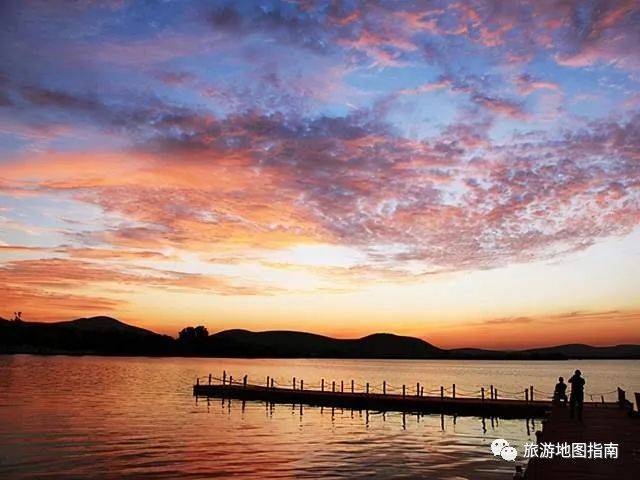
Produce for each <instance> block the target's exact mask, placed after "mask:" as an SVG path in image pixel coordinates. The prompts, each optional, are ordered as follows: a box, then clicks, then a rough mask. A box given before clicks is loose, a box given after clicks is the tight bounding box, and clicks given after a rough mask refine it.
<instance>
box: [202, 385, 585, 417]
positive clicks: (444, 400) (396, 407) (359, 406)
mask: <svg viewBox="0 0 640 480" xmlns="http://www.w3.org/2000/svg"><path fill="white" fill-rule="evenodd" d="M316 387H317V386H316ZM319 387H320V388H315V389H314V388H305V384H304V381H301V380H298V381H297V382H296V379H293V382H292V384H291V385H290V386H286V387H282V386H276V385H275V384H274V382H273V379H267V380H266V382H265V384H264V385H255V384H250V383H248V382H247V379H246V377H245V378H243V380H242V381H241V382H237V381H235V380H233V378H231V377H230V378H226V375H224V376H223V377H222V378H214V377H209V378H207V377H204V378H203V379H202V381H201V380H200V379H198V380H197V381H196V384H195V385H194V386H193V394H194V395H195V396H206V397H222V398H234V399H240V400H258V401H265V402H272V403H285V404H306V405H311V406H324V407H337V408H351V409H355V410H378V411H399V412H407V413H444V414H450V415H471V416H487V417H489V416H495V417H502V418H535V417H543V416H544V415H545V413H546V412H548V411H549V410H550V409H551V406H552V403H551V401H550V400H542V399H540V400H537V399H536V400H534V388H533V387H532V386H531V387H529V388H527V389H523V391H522V393H521V394H518V395H519V396H521V399H516V398H502V397H501V393H499V392H498V389H497V388H494V387H493V386H490V388H488V389H486V390H485V389H484V388H481V389H480V390H478V391H476V392H467V393H473V394H476V395H477V396H473V397H472V396H460V394H461V393H462V392H461V391H460V390H458V392H456V386H455V385H452V386H451V387H450V388H445V387H444V386H441V387H440V388H439V389H436V390H435V391H433V390H432V391H427V392H426V394H425V391H424V387H421V386H420V384H416V385H415V386H412V388H408V387H407V386H406V385H402V387H396V388H395V389H394V391H393V392H392V391H391V387H390V385H388V384H387V383H386V382H383V384H382V385H378V386H377V387H378V391H377V392H375V393H374V392H373V391H372V388H370V385H369V384H366V385H364V386H358V387H360V388H357V387H356V386H355V385H354V382H353V381H351V382H348V383H346V384H345V382H340V383H336V382H331V384H329V383H328V382H327V383H325V382H324V381H322V383H321V384H320V386H319ZM434 393H435V394H434ZM502 394H504V395H506V392H502ZM511 395H513V392H511ZM593 404H595V402H593ZM590 405H591V404H590V403H587V404H585V408H590Z"/></svg>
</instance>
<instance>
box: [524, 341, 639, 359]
mask: <svg viewBox="0 0 640 480" xmlns="http://www.w3.org/2000/svg"><path fill="white" fill-rule="evenodd" d="M524 352H531V353H535V354H539V355H545V354H549V355H553V354H559V355H564V356H566V357H567V358H640V345H614V346H611V347H593V346H591V345H585V344H582V343H571V344H567V345H558V346H555V347H544V348H534V349H530V350H524Z"/></svg>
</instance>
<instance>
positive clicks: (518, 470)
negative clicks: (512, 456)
mask: <svg viewBox="0 0 640 480" xmlns="http://www.w3.org/2000/svg"><path fill="white" fill-rule="evenodd" d="M523 478H524V472H523V471H522V467H521V466H520V465H516V473H514V474H513V480H522V479H523Z"/></svg>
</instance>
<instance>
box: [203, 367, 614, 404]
mask: <svg viewBox="0 0 640 480" xmlns="http://www.w3.org/2000/svg"><path fill="white" fill-rule="evenodd" d="M216 384H217V385H222V386H228V387H232V386H233V387H242V388H258V389H264V390H276V389H277V390H292V391H304V392H319V393H323V392H327V393H329V392H330V393H340V394H359V395H362V394H364V395H374V394H375V395H380V394H382V395H399V396H403V397H414V398H415V397H431V398H433V397H440V398H449V399H451V398H453V399H455V398H467V399H480V400H520V401H525V402H533V401H544V402H550V401H552V400H553V392H548V391H544V390H540V389H538V388H535V387H534V386H533V385H529V386H528V387H526V388H522V389H518V390H516V391H512V390H504V389H499V388H498V387H496V386H494V385H488V386H480V387H478V386H475V387H465V388H461V387H460V386H459V385H457V384H455V383H454V384H451V385H450V386H444V385H440V386H433V385H427V384H425V383H421V382H416V383H414V384H392V383H390V382H387V381H386V380H383V381H382V382H377V383H375V382H366V383H360V382H356V381H355V380H353V379H349V380H346V381H345V380H334V379H330V380H327V379H324V378H322V379H320V380H319V381H316V382H312V383H308V382H305V381H304V379H302V378H297V377H291V380H290V381H286V380H283V379H282V377H279V378H278V379H276V378H274V377H271V376H266V377H264V379H263V380H262V381H256V380H255V379H252V380H251V381H249V378H248V376H247V375H244V376H243V377H234V376H233V375H228V374H227V372H226V371H223V374H222V376H220V377H218V376H214V375H212V374H209V375H206V376H202V377H197V378H196V385H198V386H199V385H203V386H204V385H216ZM619 390H620V389H616V390H611V391H606V392H588V393H587V394H586V395H587V396H588V397H589V399H590V401H591V402H599V403H605V401H608V402H616V400H617V401H618V402H619V401H620V398H619V395H620V393H619ZM614 395H618V397H617V398H616V397H613V398H612V396H614Z"/></svg>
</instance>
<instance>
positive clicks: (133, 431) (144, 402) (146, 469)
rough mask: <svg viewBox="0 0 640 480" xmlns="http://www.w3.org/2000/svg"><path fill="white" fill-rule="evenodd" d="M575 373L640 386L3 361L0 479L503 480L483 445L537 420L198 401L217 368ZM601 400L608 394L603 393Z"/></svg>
mask: <svg viewBox="0 0 640 480" xmlns="http://www.w3.org/2000/svg"><path fill="white" fill-rule="evenodd" d="M575 368H580V369H582V371H583V372H584V374H585V376H586V379H587V394H589V393H592V394H593V393H596V394H599V393H600V392H607V391H611V390H614V389H615V387H616V386H618V385H620V386H622V387H623V388H626V389H627V390H628V391H638V390H640V361H580V362H577V361H576V362H499V361H487V362H484V361H483V362H479V361H476V362H473V361H471V362H464V361H373V360H235V359H234V360H230V359H229V360H228V359H182V358H163V359H150V358H105V357H65V356H59V357H38V356H28V355H16V356H0V478H3V479H4V478H34V477H36V478H65V479H66V478H78V477H82V478H86V477H93V478H123V477H128V478H131V477H145V476H146V477H149V478H177V477H190V478H216V477H218V478H221V477H228V476H234V477H236V478H252V479H253V478H265V479H272V478H365V477H366V478H372V477H373V478H429V479H466V478H469V479H471V478H473V479H478V478H479V479H483V478H487V479H488V478H495V479H505V478H511V477H510V476H511V474H512V472H513V464H508V463H507V462H505V461H503V460H501V459H500V460H497V459H494V457H493V456H492V455H491V453H490V450H489V443H490V442H491V441H492V440H493V439H495V438H497V437H502V438H506V439H507V440H509V441H510V442H511V443H512V444H514V445H516V446H520V447H521V446H522V444H523V443H524V442H525V441H528V440H530V439H532V436H533V434H534V432H535V429H536V428H539V427H540V424H539V421H535V422H534V423H533V424H532V421H525V420H493V421H492V420H490V419H487V420H485V421H483V420H482V419H480V418H473V417H469V418H465V417H458V418H456V419H454V418H453V417H447V416H445V417H441V416H440V415H427V416H421V417H417V416H415V415H406V416H403V415H402V414H399V413H387V414H384V415H383V414H381V413H378V412H369V414H368V415H367V414H366V412H362V413H360V412H351V411H349V410H341V409H336V410H333V411H332V409H327V408H324V409H320V408H315V407H303V408H302V409H300V407H299V406H296V407H292V406H291V405H275V406H272V407H271V406H267V405H265V404H264V403H260V402H246V403H245V404H243V403H242V402H240V401H231V402H229V401H224V402H223V401H221V400H219V399H212V400H211V401H207V400H204V399H200V400H198V401H196V399H194V398H193V397H192V395H191V386H192V383H193V381H194V378H195V377H196V376H198V375H205V374H207V373H209V372H212V373H214V375H218V374H219V373H220V372H221V371H222V370H223V369H225V370H226V371H227V372H228V373H229V374H232V375H234V377H236V378H240V377H242V376H243V375H244V374H248V375H249V379H250V381H255V382H263V381H264V378H265V377H266V375H271V376H272V377H275V378H276V380H277V381H278V382H280V383H283V384H284V383H290V382H291V380H290V377H291V376H296V377H297V378H298V379H299V378H304V380H305V383H306V384H308V385H311V384H314V383H318V382H319V381H320V379H321V378H322V377H324V378H326V379H327V382H328V384H330V382H331V381H332V380H336V381H337V382H338V384H339V382H340V380H345V385H349V386H350V380H351V379H354V380H355V381H356V384H357V385H362V384H364V383H365V382H367V381H368V382H371V384H372V385H376V384H380V383H381V382H382V380H387V381H389V382H390V384H391V387H392V388H393V387H396V388H397V387H398V386H400V385H402V383H406V384H407V385H415V382H417V381H420V382H421V383H422V384H423V385H424V386H425V391H426V390H430V389H436V388H437V389H439V386H440V385H449V384H451V383H454V382H455V383H456V384H457V386H458V390H459V391H469V392H470V391H475V390H477V389H479V388H480V387H481V386H488V385H490V384H494V385H496V387H498V388H499V389H500V391H504V392H505V393H504V396H508V393H507V392H522V391H523V390H524V388H525V387H526V386H528V385H534V386H535V387H536V389H538V390H540V391H551V390H552V389H553V384H554V383H555V382H554V380H555V378H556V377H557V376H558V375H564V376H565V377H567V376H569V375H570V373H571V372H572V371H573V370H574V369H575ZM609 398H611V399H613V396H612V395H609Z"/></svg>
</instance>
